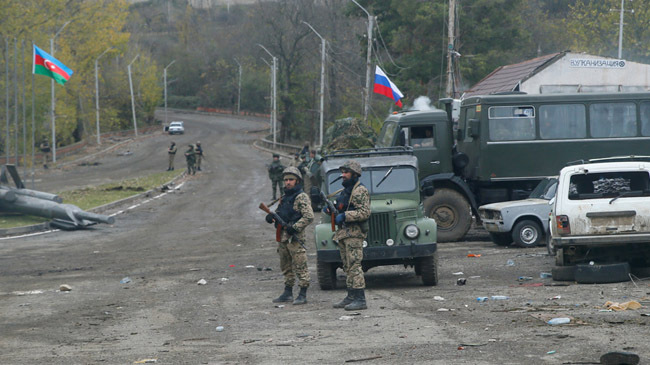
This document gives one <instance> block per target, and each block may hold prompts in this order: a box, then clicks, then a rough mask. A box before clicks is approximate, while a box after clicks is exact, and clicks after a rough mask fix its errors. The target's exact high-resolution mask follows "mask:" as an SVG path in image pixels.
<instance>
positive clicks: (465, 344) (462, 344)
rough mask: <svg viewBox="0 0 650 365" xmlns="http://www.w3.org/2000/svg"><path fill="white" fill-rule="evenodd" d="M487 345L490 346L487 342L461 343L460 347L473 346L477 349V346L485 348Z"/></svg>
mask: <svg viewBox="0 0 650 365" xmlns="http://www.w3.org/2000/svg"><path fill="white" fill-rule="evenodd" d="M492 342H495V341H492ZM487 344H488V343H487V342H485V343H461V344H458V346H462V347H467V346H473V347H476V346H485V345H487Z"/></svg>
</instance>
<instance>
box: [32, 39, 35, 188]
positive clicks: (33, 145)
mask: <svg viewBox="0 0 650 365" xmlns="http://www.w3.org/2000/svg"><path fill="white" fill-rule="evenodd" d="M32 44H33V42H32ZM35 147H36V144H35V141H34V72H32V190H33V189H34V148H35Z"/></svg>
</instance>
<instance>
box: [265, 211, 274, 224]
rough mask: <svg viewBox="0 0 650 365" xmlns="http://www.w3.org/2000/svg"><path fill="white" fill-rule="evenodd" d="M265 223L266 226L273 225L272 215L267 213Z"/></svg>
mask: <svg viewBox="0 0 650 365" xmlns="http://www.w3.org/2000/svg"><path fill="white" fill-rule="evenodd" d="M266 223H268V224H271V223H273V214H271V213H269V214H267V215H266Z"/></svg>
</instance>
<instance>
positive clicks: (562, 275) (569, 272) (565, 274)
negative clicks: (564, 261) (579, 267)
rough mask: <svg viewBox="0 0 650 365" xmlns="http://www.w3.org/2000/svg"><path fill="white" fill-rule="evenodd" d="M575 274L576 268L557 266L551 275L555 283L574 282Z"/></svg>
mask: <svg viewBox="0 0 650 365" xmlns="http://www.w3.org/2000/svg"><path fill="white" fill-rule="evenodd" d="M575 273H576V267H575V266H555V267H554V268H553V269H551V275H553V280H555V281H574V280H575Z"/></svg>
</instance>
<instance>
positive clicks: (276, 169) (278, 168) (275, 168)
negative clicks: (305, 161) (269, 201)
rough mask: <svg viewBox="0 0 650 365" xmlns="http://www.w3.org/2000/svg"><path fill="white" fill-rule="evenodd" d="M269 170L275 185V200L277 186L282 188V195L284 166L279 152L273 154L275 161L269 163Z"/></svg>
mask: <svg viewBox="0 0 650 365" xmlns="http://www.w3.org/2000/svg"><path fill="white" fill-rule="evenodd" d="M268 171H269V179H271V186H272V187H273V200H275V197H276V195H275V190H276V187H277V189H278V190H280V195H282V171H284V166H282V164H281V163H280V155H278V154H277V153H274V154H273V162H271V164H270V165H269V167H268Z"/></svg>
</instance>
